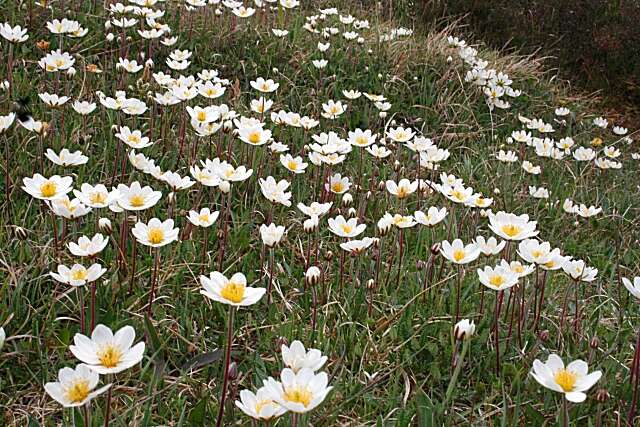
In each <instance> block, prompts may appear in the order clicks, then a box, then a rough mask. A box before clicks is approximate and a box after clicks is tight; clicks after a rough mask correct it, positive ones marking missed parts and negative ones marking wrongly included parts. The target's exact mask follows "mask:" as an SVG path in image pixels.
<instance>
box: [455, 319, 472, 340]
mask: <svg viewBox="0 0 640 427" xmlns="http://www.w3.org/2000/svg"><path fill="white" fill-rule="evenodd" d="M475 331H476V324H475V323H474V322H473V320H469V319H462V320H461V321H459V322H458V323H456V326H455V327H454V328H453V335H454V336H455V337H456V339H457V340H458V341H463V340H468V339H469V338H471V337H472V336H473V334H474V333H475Z"/></svg>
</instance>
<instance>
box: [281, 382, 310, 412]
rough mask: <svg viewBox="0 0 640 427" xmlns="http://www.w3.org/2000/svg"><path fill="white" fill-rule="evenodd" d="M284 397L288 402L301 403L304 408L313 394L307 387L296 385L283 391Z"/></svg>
mask: <svg viewBox="0 0 640 427" xmlns="http://www.w3.org/2000/svg"><path fill="white" fill-rule="evenodd" d="M284 398H285V399H286V400H288V401H289V402H295V403H302V405H303V406H304V407H305V408H306V407H307V406H309V404H310V403H311V400H312V399H313V395H312V394H311V392H310V391H309V390H308V389H307V388H300V387H296V388H294V389H291V390H286V391H285V392H284Z"/></svg>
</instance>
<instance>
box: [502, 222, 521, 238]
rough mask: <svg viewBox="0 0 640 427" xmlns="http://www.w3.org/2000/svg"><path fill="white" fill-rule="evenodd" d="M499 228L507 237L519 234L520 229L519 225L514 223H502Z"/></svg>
mask: <svg viewBox="0 0 640 427" xmlns="http://www.w3.org/2000/svg"><path fill="white" fill-rule="evenodd" d="M501 230H502V232H503V233H504V234H506V235H507V236H509V237H515V236H517V235H518V234H520V232H521V231H522V229H521V228H520V227H518V226H517V225H514V224H507V225H503V226H502V228H501Z"/></svg>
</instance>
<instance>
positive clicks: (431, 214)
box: [413, 206, 447, 227]
mask: <svg viewBox="0 0 640 427" xmlns="http://www.w3.org/2000/svg"><path fill="white" fill-rule="evenodd" d="M446 216H447V208H441V209H438V208H437V207H435V206H431V207H430V208H429V209H428V210H427V213H426V214H425V213H424V212H423V211H415V212H414V213H413V217H414V218H415V220H416V222H418V224H422V225H426V226H428V227H433V226H434V225H436V224H438V223H439V222H441V221H442V220H443V219H444V218H445V217H446Z"/></svg>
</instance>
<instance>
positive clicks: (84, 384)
mask: <svg viewBox="0 0 640 427" xmlns="http://www.w3.org/2000/svg"><path fill="white" fill-rule="evenodd" d="M65 393H66V395H67V399H68V400H69V401H70V402H71V403H78V402H82V401H83V400H85V399H86V398H87V396H89V381H87V380H77V381H76V382H74V383H73V384H72V385H71V386H70V387H69V388H67V390H66V391H65Z"/></svg>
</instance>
